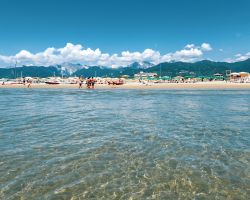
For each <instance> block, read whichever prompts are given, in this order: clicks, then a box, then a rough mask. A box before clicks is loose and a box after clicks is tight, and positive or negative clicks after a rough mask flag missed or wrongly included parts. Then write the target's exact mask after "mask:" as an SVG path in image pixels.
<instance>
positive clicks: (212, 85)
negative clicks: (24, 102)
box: [0, 82, 250, 90]
mask: <svg viewBox="0 0 250 200" xmlns="http://www.w3.org/2000/svg"><path fill="white" fill-rule="evenodd" d="M2 88H10V89H11V88H13V89H19V88H20V89H25V88H27V89H79V85H78V84H58V85H48V84H36V83H33V84H31V88H28V86H27V85H22V84H8V85H0V89H2ZM80 89H83V90H84V89H88V88H87V87H86V85H83V87H82V88H80ZM95 89H250V83H228V82H198V83H150V84H140V83H126V84H124V85H107V84H96V85H95Z"/></svg>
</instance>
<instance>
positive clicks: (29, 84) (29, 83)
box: [27, 79, 32, 88]
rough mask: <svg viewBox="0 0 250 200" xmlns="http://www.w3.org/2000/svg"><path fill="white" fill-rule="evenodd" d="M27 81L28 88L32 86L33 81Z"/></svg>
mask: <svg viewBox="0 0 250 200" xmlns="http://www.w3.org/2000/svg"><path fill="white" fill-rule="evenodd" d="M27 83H28V88H31V83H32V81H31V80H30V79H28V80H27Z"/></svg>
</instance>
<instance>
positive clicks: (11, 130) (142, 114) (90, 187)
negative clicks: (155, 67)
mask: <svg viewBox="0 0 250 200" xmlns="http://www.w3.org/2000/svg"><path fill="white" fill-rule="evenodd" d="M0 152H1V155H0V199H178V198H179V199H247V198H249V196H250V91H249V90H242V91H236V90H232V91H229V90H225V91H222V90H220V91H216V90H213V91H212V90H211V91H203V90H196V91H192V90H188V91H181V90H165V91H162V90H152V91H151V90H94V91H92V90H67V89H62V90H60V89H56V90H53V89H52V90H42V89H31V90H26V89H24V90H22V89H17V90H16V89H2V90H0Z"/></svg>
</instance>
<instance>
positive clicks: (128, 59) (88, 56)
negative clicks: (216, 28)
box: [0, 43, 212, 67]
mask: <svg viewBox="0 0 250 200" xmlns="http://www.w3.org/2000/svg"><path fill="white" fill-rule="evenodd" d="M210 50H212V47H211V45H210V44H208V43H203V44H201V45H200V46H196V45H194V44H188V45H186V46H185V47H184V48H183V49H181V50H178V51H176V52H170V53H167V54H164V55H161V54H160V52H159V51H155V50H153V49H145V50H144V51H142V52H139V51H135V52H130V51H123V52H121V53H120V54H112V55H110V54H108V53H102V52H101V50H100V49H99V48H97V49H91V48H84V47H83V46H82V45H80V44H76V45H75V44H72V43H67V44H66V45H65V47H62V48H54V47H49V48H47V49H45V50H44V51H42V52H38V53H31V52H29V51H27V50H21V51H20V52H18V53H17V54H16V55H12V56H5V55H0V63H4V64H5V65H6V64H9V65H11V64H14V63H15V62H17V63H18V65H43V66H49V65H55V64H61V63H65V62H71V63H81V64H84V65H85V64H86V65H102V66H110V67H118V66H127V65H128V64H131V63H132V62H141V61H148V62H152V63H154V64H158V63H159V62H169V61H184V62H193V61H197V60H200V59H202V56H203V55H204V52H206V51H210Z"/></svg>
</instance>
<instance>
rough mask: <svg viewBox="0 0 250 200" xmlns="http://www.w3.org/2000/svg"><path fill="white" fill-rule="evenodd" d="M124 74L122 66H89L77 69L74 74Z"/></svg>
mask: <svg viewBox="0 0 250 200" xmlns="http://www.w3.org/2000/svg"><path fill="white" fill-rule="evenodd" d="M121 74H122V71H121V68H110V67H104V66H89V67H86V68H82V69H80V70H78V71H76V72H75V73H74V74H73V75H74V76H83V77H92V76H93V77H94V76H95V77H118V76H120V75H121Z"/></svg>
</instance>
